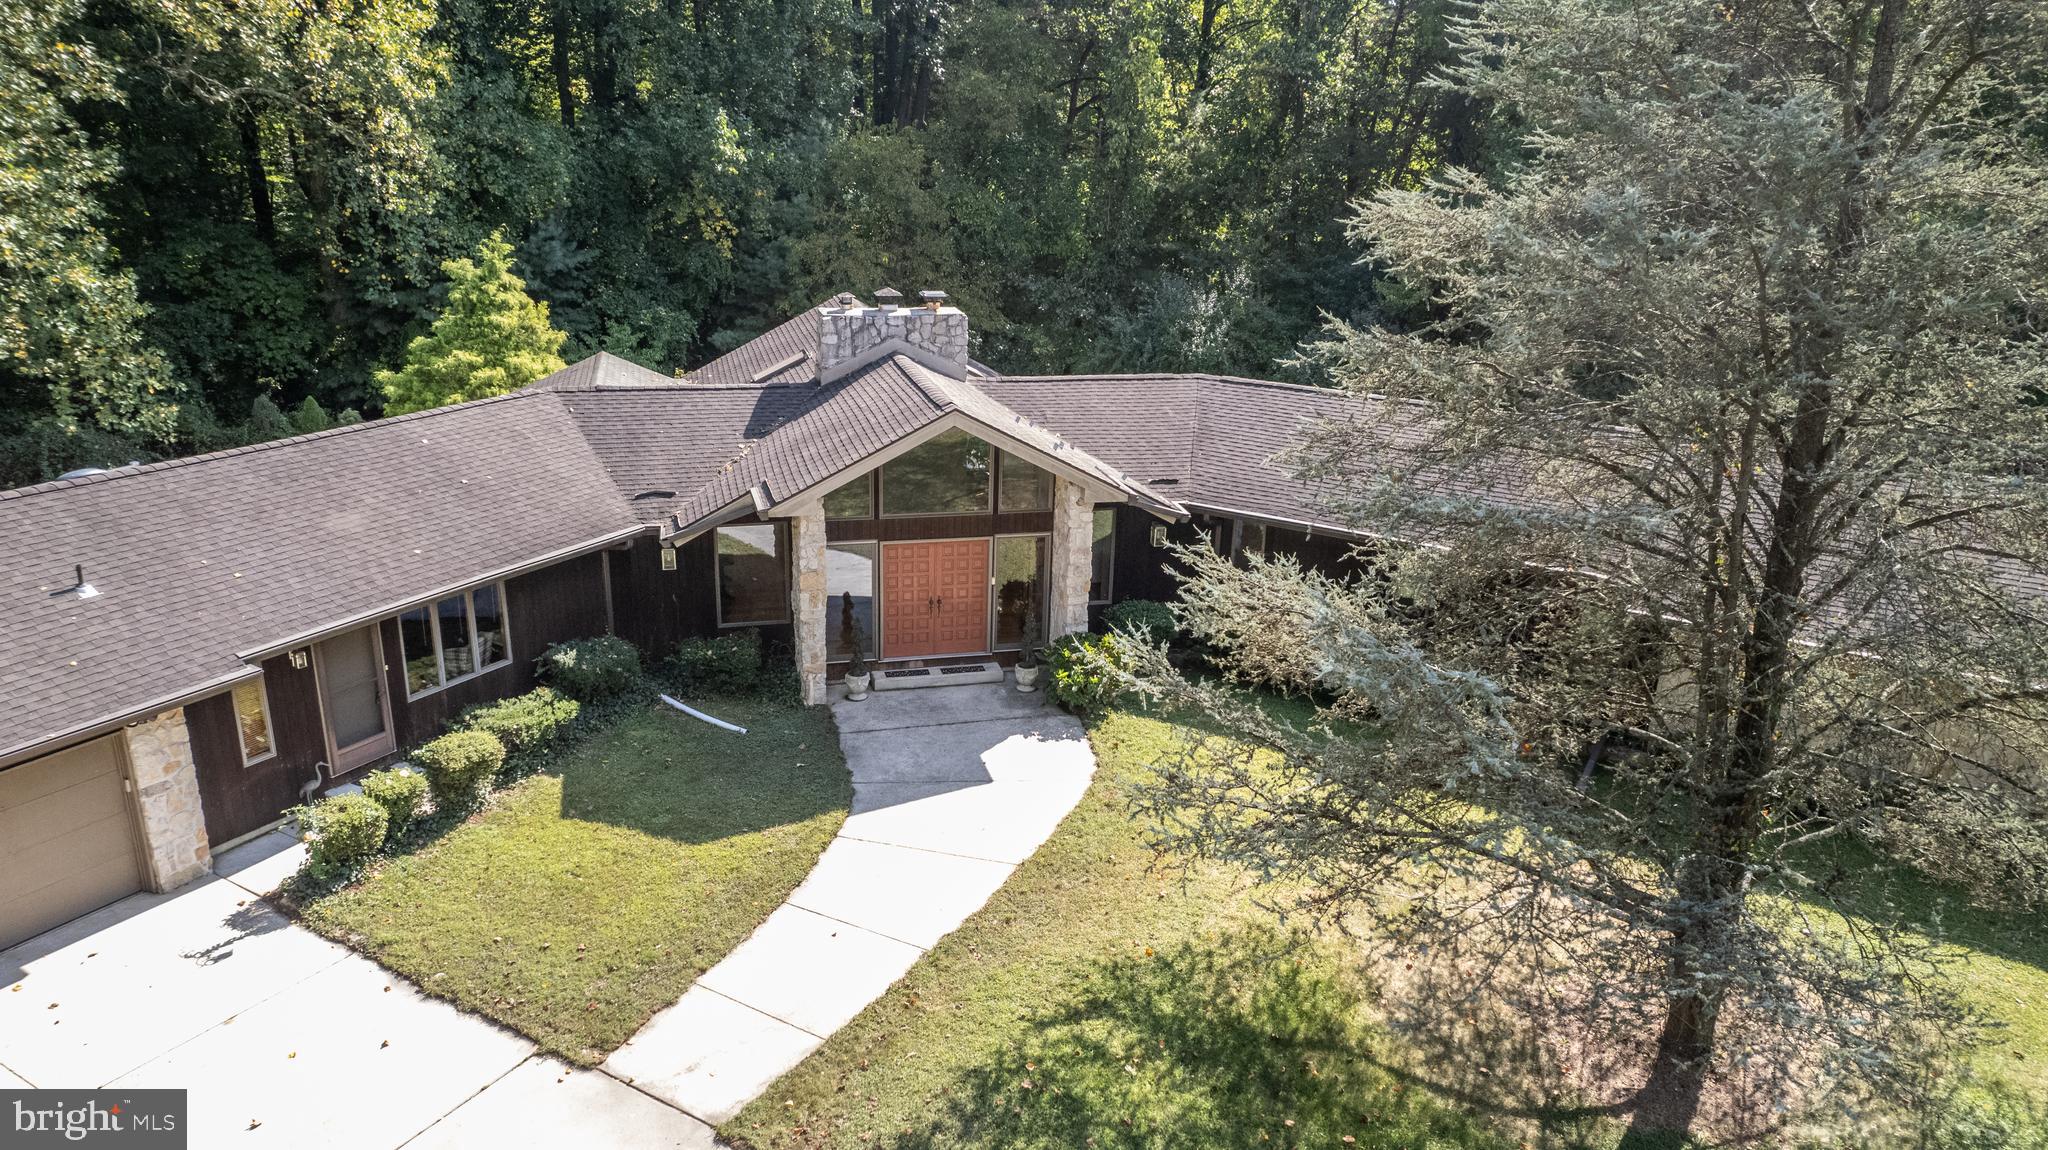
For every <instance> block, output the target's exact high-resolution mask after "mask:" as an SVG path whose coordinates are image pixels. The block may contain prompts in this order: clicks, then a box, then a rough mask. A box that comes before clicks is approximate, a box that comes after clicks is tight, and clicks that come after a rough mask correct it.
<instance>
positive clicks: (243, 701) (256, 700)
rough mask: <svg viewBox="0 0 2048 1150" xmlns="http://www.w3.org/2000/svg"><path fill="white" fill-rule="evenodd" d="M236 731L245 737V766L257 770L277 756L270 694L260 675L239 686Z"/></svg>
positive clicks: (235, 697) (236, 687)
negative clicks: (266, 760)
mask: <svg viewBox="0 0 2048 1150" xmlns="http://www.w3.org/2000/svg"><path fill="white" fill-rule="evenodd" d="M233 698H234V704H235V729H236V730H237V731H238V732H239V733H240V734H241V736H242V765H243V766H245V767H249V766H254V765H256V764H257V763H260V762H262V761H263V760H265V759H268V758H270V757H271V756H272V755H275V754H277V740H276V738H275V737H274V736H272V735H271V733H270V690H269V687H268V686H267V684H265V683H264V681H263V676H261V675H258V676H256V677H255V678H253V679H250V680H248V681H247V682H243V683H237V684H235V689H234V692H233Z"/></svg>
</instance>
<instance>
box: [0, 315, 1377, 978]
mask: <svg viewBox="0 0 2048 1150" xmlns="http://www.w3.org/2000/svg"><path fill="white" fill-rule="evenodd" d="M876 296H877V299H876V302H874V303H872V304H867V303H862V302H860V301H858V300H856V299H855V298H854V297H852V296H848V295H842V296H839V297H837V298H835V299H834V300H832V301H830V302H828V303H827V304H825V305H823V306H821V307H819V308H816V309H814V310H812V311H810V312H807V313H805V314H803V315H800V316H797V317H796V318H794V319H791V320H790V321H788V322H787V323H784V324H783V325H781V326H780V327H777V328H775V329H774V330H772V331H769V332H767V333H766V334H764V335H762V336H761V337H760V338H758V339H756V340H754V341H752V342H751V343H748V344H746V345H745V346H743V347H740V348H738V349H736V350H734V351H733V352H731V353H730V354H727V355H725V356H723V357H721V358H719V359H717V360H715V361H713V362H712V363H709V364H706V365H704V366H703V367H701V368H699V369H697V370H696V371H693V372H690V373H688V374H686V375H684V376H683V377H682V378H680V379H676V378H670V377H668V376H664V375H661V374H658V373H655V372H652V371H648V370H646V369H644V368H640V367H638V366H635V365H633V364H631V363H628V362H626V361H624V360H620V359H617V358H614V357H611V356H608V355H598V356H594V357H592V358H590V359H587V360H584V361H583V362H581V363H578V364H576V365H574V366H572V367H569V368H567V369H565V370H563V371H560V372H557V373H556V374H554V375H552V376H549V377H548V378H546V379H543V380H540V381H538V382H536V383H535V384H533V385H532V386H530V387H528V388H526V389H524V390H522V391H519V392H516V393H514V394H511V395H506V396H500V397H497V398H493V399H484V400H478V401H475V402H471V403H465V404H459V405H456V406H453V407H447V408H442V409H439V410H434V411H427V412H419V413H415V414H411V415H404V416H398V417H395V418H391V419H384V420H378V421H375V422H371V423H365V424H360V425H356V426H350V427H343V428H337V429H334V430H331V431H325V432H321V433H319V434H315V435H307V436H300V437H297V438H293V439H286V440H280V441H277V442H274V443H264V444H258V445H255V446H251V447H244V448H238V449H235V450H231V451H224V452H217V453H214V454H211V455H204V456H198V457H194V458H188V459H177V460H171V461H168V462H164V463H156V464H148V465H143V466H131V467H123V468H116V469H114V470H111V471H104V472H98V473H94V474H89V475H83V476H78V477H73V478H67V479H61V480H58V481H56V482H52V483H45V484H40V485H37V486H34V487H27V488H22V489H19V490H15V491H9V492H5V493H0V537H4V538H6V539H7V540H8V546H7V548H6V550H5V552H4V554H0V635H4V646H0V946H6V945H8V944H11V943H13V942H15V941H18V940H20V939H22V938H26V937H28V936H30V935H33V934H35V933H38V932H40V931H42V930H44V929H47V928H48V927H50V926H53V925H55V924H57V923H60V922H64V921H66V920H68V919H70V918H72V917H75V916H77V915H79V914H82V913H84V912H86V911H89V910H91V909H93V908H95V907H97V906H100V905H102V904H105V903H107V902H110V901H112V900H114V899H117V898H120V897H122V896H124V895H126V894H129V893H131V892H133V891H136V890H139V889H153V890H168V889H170V888H173V887H176V886H178V885H180V884H182V883H185V882H187V881H190V880H191V879H193V878H195V877H197V876H199V875H200V874H203V873H205V872H206V871H207V869H208V867H209V865H210V859H211V856H212V854H213V853H214V852H218V851H220V850H223V849H225V848H226V847H228V846H230V845H232V844H234V843H236V842H238V841H240V840H242V839H245V838H248V837H250V836H252V835H254V834H257V833H260V832H262V831H263V830H265V829H267V828H269V827H271V826H274V825H275V824H276V823H277V822H278V821H279V820H280V819H281V818H282V814H283V812H284V811H285V809H286V808H288V807H290V806H292V805H293V804H295V803H297V802H299V801H301V800H302V798H303V797H304V796H307V795H309V794H312V793H315V792H316V791H318V790H320V789H322V788H324V787H326V786H329V785H331V784H332V783H333V782H334V781H335V780H337V779H342V778H345V777H347V776H349V775H352V774H354V773H356V772H359V771H363V770H365V769H368V768H369V767H371V766H373V765H376V764H378V763H382V762H386V761H389V760H391V759H392V758H393V757H395V756H396V755H397V754H398V753H399V752H400V751H401V749H403V748H405V747H407V746H409V745H413V744H416V743H417V742H419V741H422V740H424V739H426V738H429V737H431V736H432V735H433V734H434V733H436V732H437V731H438V730H439V729H440V727H441V725H442V724H443V723H445V722H446V721H447V720H449V719H450V718H453V717H454V716H455V715H456V714H458V713H459V712H460V711H461V710H462V709H463V708H465V707H467V706H470V705H473V704H476V703H480V702H485V701H488V700H491V699H496V698H500V697H504V696H507V695H512V694H516V693H519V692H521V691H524V690H527V689H529V688H530V687H531V686H532V685H533V682H534V659H535V657H536V656H537V655H538V654H540V652H541V651H542V650H543V649H544V648H545V647H547V646H548V645H549V644H551V643H556V642H560V641H564V640H569V639H576V638H581V637H586V636H592V635H599V634H616V635H619V636H622V637H624V638H626V639H629V640H631V641H633V642H634V643H636V644H637V645H639V646H640V647H641V648H642V649H643V650H644V651H645V652H646V653H647V654H648V655H649V656H650V657H654V658H659V657H660V656H662V655H664V654H666V653H667V652H668V651H669V650H670V649H672V648H673V647H674V645H675V644H676V643H677V642H678V641H679V640H681V639H683V638H685V637H688V636H699V635H713V634H717V633H720V632H721V631H725V630H729V629H732V628H745V627H751V628H758V629H759V630H760V631H761V632H762V633H763V634H764V637H765V638H766V639H768V640H769V641H770V642H771V643H779V644H782V645H785V646H786V647H787V648H788V650H790V652H791V653H792V655H793V657H794V660H795V662H796V664H797V666H798V668H799V670H800V672H801V675H802V682H803V691H804V696H805V698H806V699H807V700H808V701H810V702H814V703H815V702H821V701H823V700H824V698H825V690H826V682H827V680H828V678H829V677H831V676H833V675H835V674H836V673H837V672H838V670H839V669H840V668H841V667H843V665H844V660H845V659H846V657H847V656H848V654H849V653H850V649H849V647H848V645H847V642H846V639H847V636H848V634H849V628H847V627H846V626H845V624H846V622H847V620H848V619H849V618H851V619H852V620H853V621H855V622H856V623H857V624H858V626H859V629H860V631H861V632H863V633H864V634H865V635H866V636H867V640H866V645H867V653H868V655H869V656H870V657H871V658H872V659H874V660H877V661H878V662H879V664H880V666H881V667H882V668H883V669H885V670H886V669H888V668H891V667H912V666H943V665H946V664H948V663H958V662H962V661H975V662H986V661H990V660H993V661H995V662H998V663H1007V662H1011V661H1014V659H1015V657H1016V653H1017V651H1018V649H1019V648H1020V647H1021V646H1022V644H1023V642H1024V639H1025V634H1026V629H1027V627H1028V626H1031V625H1032V624H1033V623H1034V622H1035V623H1036V624H1037V626H1038V628H1039V633H1040V634H1041V635H1042V636H1043V637H1045V638H1051V637H1054V636H1057V635H1059V634H1062V633H1065V632H1069V631H1074V630H1078V629H1081V628H1084V627H1086V626H1088V624H1089V622H1090V618H1091V615H1093V614H1095V613H1097V612H1099V611H1100V610H1101V609H1102V607H1104V606H1105V605H1107V604H1108V603H1110V602H1112V601H1115V600H1117V599H1128V598H1166V597H1169V596H1170V595H1171V594H1172V592H1173V590H1174V588H1173V579H1174V577H1173V575H1172V574H1171V573H1170V572H1169V570H1168V568H1167V555H1166V550H1165V549H1166V547H1167V546H1168V544H1169V543H1188V542H1193V541H1196V540H1204V541H1206V542H1207V543H1208V544H1209V545H1211V546H1213V547H1216V548H1218V549H1222V550H1226V551H1231V552H1233V553H1235V552H1241V551H1285V552H1290V553H1293V554H1295V555H1298V556H1300V557H1301V558H1302V559H1303V560H1304V561H1305V562H1309V563H1312V564H1315V565H1318V566H1325V567H1341V566H1343V565H1344V564H1346V563H1347V562H1349V560H1348V558H1347V556H1348V552H1349V549H1350V547H1351V546H1352V544H1353V543H1354V542H1355V540H1354V539H1353V538H1352V537H1350V536H1349V535H1347V533H1346V532H1344V531H1343V530H1341V529H1339V528H1338V527H1336V526H1335V525H1333V524H1329V523H1323V522H1318V521H1317V517H1316V510H1315V509H1316V507H1317V505H1318V499H1317V498H1316V492H1315V491H1314V490H1312V489H1311V488H1310V487H1308V486H1306V485H1304V484H1303V483H1301V482H1299V481H1297V480H1296V479H1294V478H1293V477H1291V476H1290V475H1288V474H1287V473H1286V472H1285V471H1284V470H1283V469H1282V468H1280V467H1278V466H1276V465H1274V464H1273V463H1272V462H1270V460H1271V458H1272V456H1273V455H1274V454H1275V453H1276V452H1277V451H1279V450H1281V449H1282V448H1284V447H1286V446H1287V445H1288V444H1289V443H1290V442H1292V440H1293V439H1294V438H1295V433H1296V430H1297V428H1298V427H1299V425H1300V424H1301V423H1302V422H1303V421H1305V420H1311V419H1332V418H1334V419H1344V418H1367V417H1370V416H1372V415H1373V414H1374V413H1371V412H1368V411H1367V410H1365V409H1366V408H1367V407H1368V406H1369V404H1370V401H1365V400H1360V399H1356V398H1354V397H1350V396H1347V395H1342V394H1338V393H1333V392H1329V391H1323V390H1317V389H1312V388H1304V387H1297V386H1291V385H1286V384H1277V383H1268V382H1262V381H1258V380H1250V379H1233V378H1223V377H1216V376H1206V375H1140V376H1116V377H1065V376H1061V377H1047V376H1005V375H1001V374H998V373H996V372H993V371H990V370H989V369H987V368H985V367H983V366H982V365H980V364H978V363H976V362H975V361H974V360H973V359H972V358H971V357H970V355H969V334H970V333H969V328H968V317H967V316H966V315H964V314H962V313H961V312H960V311H959V310H958V309H956V308H953V307H950V306H948V305H946V303H945V302H944V296H943V293H936V292H928V293H925V297H926V298H925V300H924V302H923V303H922V304H920V305H918V306H911V307H906V306H902V305H901V304H900V303H899V302H898V301H899V298H900V297H898V296H897V294H896V293H894V292H891V291H888V290H886V289H884V290H883V291H882V292H878V293H876Z"/></svg>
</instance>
